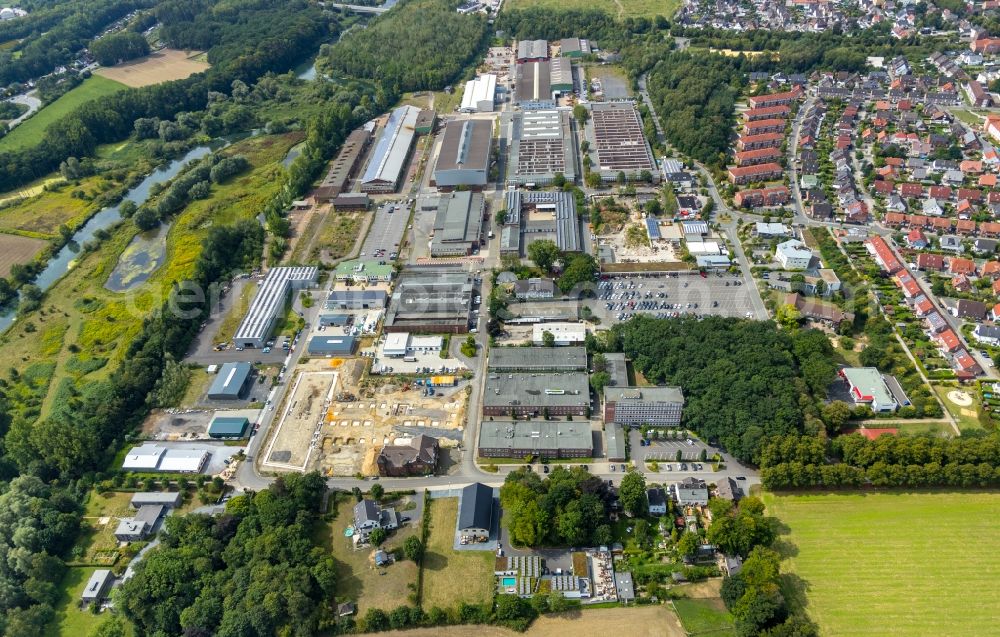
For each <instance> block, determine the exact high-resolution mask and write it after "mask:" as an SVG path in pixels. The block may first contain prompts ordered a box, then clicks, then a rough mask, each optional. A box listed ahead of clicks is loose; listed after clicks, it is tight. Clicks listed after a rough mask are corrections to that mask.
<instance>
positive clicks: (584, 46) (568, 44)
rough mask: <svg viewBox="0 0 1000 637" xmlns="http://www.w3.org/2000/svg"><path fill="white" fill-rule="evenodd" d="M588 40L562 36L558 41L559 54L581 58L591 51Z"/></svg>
mask: <svg viewBox="0 0 1000 637" xmlns="http://www.w3.org/2000/svg"><path fill="white" fill-rule="evenodd" d="M591 52H592V51H591V48H590V41H588V40H581V39H580V38H563V39H562V40H561V41H560V42H559V55H561V56H563V57H568V58H582V57H583V56H585V55H590V53H591Z"/></svg>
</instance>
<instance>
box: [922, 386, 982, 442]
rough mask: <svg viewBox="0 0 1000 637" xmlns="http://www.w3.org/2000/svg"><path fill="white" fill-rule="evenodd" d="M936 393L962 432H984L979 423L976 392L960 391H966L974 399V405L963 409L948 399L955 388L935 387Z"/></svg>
mask: <svg viewBox="0 0 1000 637" xmlns="http://www.w3.org/2000/svg"><path fill="white" fill-rule="evenodd" d="M933 387H934V393H936V394H937V395H938V397H939V398H940V399H941V402H942V403H944V407H945V409H947V410H948V413H950V414H951V415H952V417H954V418H955V422H957V423H958V428H959V429H961V430H962V431H968V430H971V429H978V430H982V428H983V425H982V423H980V422H979V399H978V398H977V397H976V392H974V391H969V390H964V389H961V390H960V391H965V392H966V393H968V394H971V395H972V397H973V400H972V404H971V405H970V406H968V407H962V406H961V405H956V404H955V403H953V402H952V401H951V399H950V398H948V392H951V391H954V390H955V388H954V387H945V386H942V385H933Z"/></svg>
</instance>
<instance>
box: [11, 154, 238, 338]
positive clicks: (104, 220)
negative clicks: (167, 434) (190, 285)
mask: <svg viewBox="0 0 1000 637" xmlns="http://www.w3.org/2000/svg"><path fill="white" fill-rule="evenodd" d="M234 139H236V138H232V139H225V138H219V139H216V140H213V141H212V142H211V143H208V144H204V145H201V146H195V147H194V148H192V149H191V150H189V151H188V152H187V153H185V154H184V156H183V157H179V158H177V159H175V160H173V161H171V162H170V163H169V164H167V165H165V166H161V167H159V168H157V169H156V170H154V171H153V172H151V173H150V174H149V175H147V176H146V178H145V179H143V180H142V181H141V182H139V184H138V185H137V186H136V187H135V188H132V189H131V190H129V191H128V192H127V193H126V194H125V197H124V198H123V199H122V202H124V201H132V202H135V203H136V204H141V203H142V202H144V201H146V199H147V198H148V197H149V193H150V191H152V189H153V186H155V185H157V184H162V183H164V182H167V181H170V180H171V179H173V178H174V177H176V176H177V174H178V173H179V172H180V171H181V168H183V167H184V165H185V164H186V163H188V162H189V161H191V160H193V159H201V158H202V157H205V156H206V155H208V154H209V153H211V152H213V151H215V150H218V149H220V148H224V147H225V146H227V145H229V144H230V143H231V141H233V140H234ZM120 206H121V202H119V203H117V204H115V205H114V206H109V207H107V208H104V209H102V210H101V211H100V212H98V213H97V214H95V215H94V216H93V217H91V218H90V219H88V220H87V223H85V224H83V226H81V227H80V228H79V229H78V230H77V231H76V232H75V233H74V234H73V238H72V239H70V241H69V242H68V243H67V244H66V245H65V246H63V248H62V249H61V250H60V251H59V253H58V254H56V256H55V257H53V258H52V259H50V260H49V262H48V264H47V265H46V266H45V269H44V270H42V272H41V273H40V274H39V275H38V276H37V277H36V278H35V280H34V281H33V283H34V284H35V285H37V286H38V287H39V288H41V289H42V291H43V292H44V291H46V290H48V289H49V288H50V287H52V284H54V283H55V282H56V281H58V280H59V279H60V278H62V276H63V275H64V274H66V273H67V272H69V271H70V270H71V269H72V268H73V266H74V265H76V258H77V256H78V255H79V253H80V248H81V246H82V245H83V244H84V243H86V242H88V241H90V240H91V239H93V238H94V235H95V234H96V233H97V231H99V230H107V229H109V228H111V227H112V226H114V225H115V224H117V223H119V222H120V221H121V215H120V214H119V212H118V209H119V207H120ZM147 276H148V275H147ZM16 316H17V307H16V304H15V303H12V304H11V307H10V308H8V309H7V310H6V311H5V312H4V313H3V314H0V331H3V330H6V329H7V328H8V327H10V326H11V324H13V323H14V320H15V318H16Z"/></svg>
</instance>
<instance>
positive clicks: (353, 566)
mask: <svg viewBox="0 0 1000 637" xmlns="http://www.w3.org/2000/svg"><path fill="white" fill-rule="evenodd" d="M353 508H354V498H344V499H343V500H341V501H340V502H339V504H338V506H337V518H336V519H335V520H334V521H333V522H332V523H330V524H329V525H328V526H327V527H325V529H324V534H325V535H324V537H323V539H324V540H325V545H326V547H327V548H328V549H329V550H330V552H331V553H333V559H334V560H335V561H336V564H337V600H338V601H341V600H342V601H356V602H357V605H358V614H359V615H364V614H365V611H367V610H368V609H369V608H381V609H383V610H386V611H388V610H391V609H393V608H396V607H397V606H402V605H404V604H406V603H407V602H408V597H409V595H410V594H411V593H412V592H413V589H415V588H416V585H417V571H418V568H417V565H416V564H415V563H413V562H411V561H409V560H407V559H405V558H404V559H402V560H400V561H398V562H394V563H393V564H390V565H389V566H386V567H384V568H376V567H375V565H374V563H373V562H371V559H370V558H371V554H372V552H373V551H372V549H371V548H363V549H358V550H355V549H354V548H353V546H352V543H351V539H350V538H348V537H344V529H345V528H347V526H348V525H349V524H351V522H352V521H353V519H354V513H353ZM419 532H420V526H419V521H417V520H415V521H414V522H412V523H410V524H408V525H406V526H404V527H403V528H401V529H397V530H396V532H395V533H393V534H392V535H390V536H389V538H388V539H387V540H386V541H385V543H384V544H383V545H382V548H384V549H385V550H386V551H392V549H394V548H399V549H402V546H403V542H405V541H406V538H408V537H410V536H411V535H416V534H418V533H419ZM411 585H412V588H411Z"/></svg>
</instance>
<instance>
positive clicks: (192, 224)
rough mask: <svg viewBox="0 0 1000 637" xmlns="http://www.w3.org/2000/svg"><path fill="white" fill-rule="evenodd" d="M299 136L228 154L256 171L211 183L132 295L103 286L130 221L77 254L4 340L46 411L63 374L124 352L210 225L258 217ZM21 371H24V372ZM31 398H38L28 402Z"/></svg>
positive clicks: (98, 369) (105, 369)
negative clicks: (38, 304)
mask: <svg viewBox="0 0 1000 637" xmlns="http://www.w3.org/2000/svg"><path fill="white" fill-rule="evenodd" d="M299 141H301V133H290V134H286V135H269V136H259V137H252V138H249V139H246V140H243V141H241V142H239V143H237V144H234V145H233V146H231V147H230V148H229V149H227V151H226V152H227V153H232V154H243V155H246V157H247V158H248V159H249V160H250V163H251V166H252V168H251V169H250V170H248V171H247V172H245V173H243V174H242V175H239V176H237V177H235V178H233V179H231V180H230V181H228V182H226V183H225V184H221V185H215V186H213V187H212V193H211V195H210V196H209V197H208V198H206V199H201V200H198V201H195V202H193V203H192V204H190V205H189V206H187V207H186V208H185V209H184V210H183V211H182V212H180V213H179V214H178V215H177V216H176V218H175V220H174V222H173V225H172V227H171V229H170V232H169V234H168V235H167V251H166V259H165V262H164V264H163V265H162V266H161V267H160V268H159V269H158V270H157V271H156V272H154V273H153V274H152V276H150V278H149V279H148V280H147V281H146V282H144V283H142V284H140V285H139V286H137V287H136V288H135V289H133V290H131V291H130V292H129V293H128V294H116V293H113V292H110V291H108V290H107V289H105V287H104V284H105V283H106V282H107V280H108V276H109V275H110V274H111V272H112V270H114V268H115V265H116V264H117V263H118V259H119V256H120V255H121V254H122V253H123V252H124V251H125V249H126V248H127V247H128V245H129V243H130V242H131V241H132V238H133V237H134V236H135V234H136V228H135V226H134V225H132V224H123V225H122V226H120V227H119V228H118V229H117V230H115V231H113V232H112V233H111V236H110V238H109V239H107V240H106V241H105V242H103V243H102V244H101V246H100V248H99V249H98V250H96V251H94V252H89V253H86V254H84V255H82V256H81V257H80V260H79V262H77V263H76V264H75V265H74V267H73V268H72V269H71V270H70V271H69V272H68V273H67V274H66V275H65V276H64V277H63V278H62V279H60V280H59V281H58V282H57V283H56V284H55V285H54V286H53V287H52V288H51V289H50V290H49V292H48V293H47V294H46V296H45V298H44V301H43V304H42V308H43V310H44V312H37V313H34V314H32V315H30V316H28V317H26V318H24V319H21V320H19V321H17V323H15V324H14V325H13V326H12V327H11V329H10V330H8V331H7V332H6V333H5V334H4V335H3V336H2V337H0V358H2V359H3V360H7V361H11V363H12V364H14V361H17V363H16V364H17V365H18V366H19V367H20V368H21V369H22V370H30V371H31V374H32V377H33V383H34V386H33V391H34V392H36V393H37V394H39V395H41V396H44V397H45V398H44V401H43V402H42V412H43V414H44V413H46V412H47V410H48V409H49V408H50V407H51V404H52V401H53V400H54V398H55V396H56V394H57V393H58V392H57V391H51V390H52V389H53V388H58V387H60V385H61V384H62V381H63V380H64V379H69V378H74V379H81V378H84V377H85V378H87V379H91V380H99V379H102V378H104V377H106V376H107V375H108V374H109V373H110V371H111V370H113V369H114V368H115V367H116V366H117V365H115V364H112V365H107V364H106V363H107V362H108V361H111V362H115V361H118V360H120V358H121V357H122V356H123V355H124V348H123V347H122V346H123V345H125V344H128V343H130V342H131V341H132V339H133V338H134V337H135V335H136V334H137V333H138V331H139V329H140V328H141V326H142V320H143V318H144V317H145V316H146V314H147V313H148V312H149V311H151V310H152V309H154V308H157V307H159V305H160V303H161V301H162V300H163V299H164V297H165V295H166V294H167V292H168V291H169V286H170V283H171V282H172V281H175V280H182V279H184V278H186V277H188V276H190V275H191V274H192V272H193V268H194V263H195V260H196V259H197V256H198V254H199V253H200V250H201V241H202V239H203V238H204V237H205V235H206V234H207V232H208V228H209V227H210V225H211V224H213V223H231V222H233V221H235V220H238V219H247V218H250V217H252V216H254V215H255V214H256V213H257V212H258V211H259V210H260V209H261V208H263V204H264V202H265V201H267V200H269V199H270V198H271V197H273V196H274V194H275V191H276V190H277V189H278V188H279V187H280V184H281V180H280V179H279V178H278V177H279V176H280V174H281V172H282V170H283V169H282V168H281V166H280V162H281V159H282V158H283V157H284V156H285V153H287V152H288V149H289V148H291V147H292V146H294V145H295V144H296V143H298V142H299ZM23 376H24V371H22V377H23ZM31 400H34V399H31Z"/></svg>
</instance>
